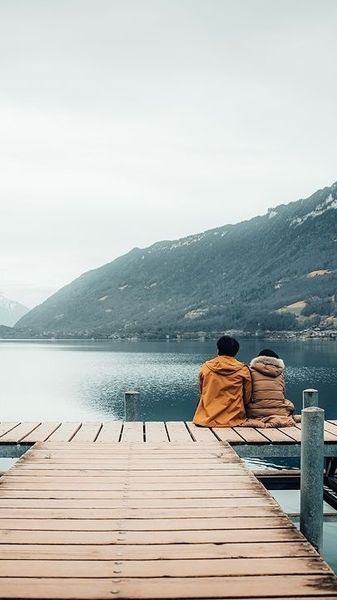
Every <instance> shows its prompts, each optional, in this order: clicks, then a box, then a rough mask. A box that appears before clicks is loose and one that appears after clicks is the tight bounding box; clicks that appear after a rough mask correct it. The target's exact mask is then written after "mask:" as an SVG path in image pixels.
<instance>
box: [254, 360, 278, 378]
mask: <svg viewBox="0 0 337 600" xmlns="http://www.w3.org/2000/svg"><path fill="white" fill-rule="evenodd" d="M249 366H250V368H251V369H255V371H259V372H260V373H263V375H267V376H268V377H279V375H281V373H283V371H284V362H283V360H282V359H281V358H274V357H273V356H256V358H253V360H252V361H251V363H250V365H249Z"/></svg>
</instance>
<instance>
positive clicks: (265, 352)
mask: <svg viewBox="0 0 337 600" xmlns="http://www.w3.org/2000/svg"><path fill="white" fill-rule="evenodd" d="M259 356H270V357H272V358H280V357H279V355H278V354H276V352H274V350H269V349H268V348H265V349H264V350H261V352H259Z"/></svg>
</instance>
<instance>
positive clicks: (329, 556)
mask: <svg viewBox="0 0 337 600" xmlns="http://www.w3.org/2000/svg"><path fill="white" fill-rule="evenodd" d="M241 346H242V348H241V351H240V354H239V358H240V359H241V360H243V361H245V362H249V361H250V359H251V358H252V357H253V356H255V355H256V354H258V352H259V351H260V350H261V349H262V348H263V347H271V348H273V349H274V350H275V351H276V352H277V353H278V354H280V356H281V357H282V358H283V359H284V361H285V363H286V366H287V370H286V377H287V396H288V398H290V399H291V400H292V401H293V402H294V404H295V405H296V408H297V410H298V411H300V408H301V393H302V390H303V389H304V388H306V387H315V388H317V389H318V390H319V401H320V405H321V406H322V407H323V408H324V409H325V412H326V418H330V419H337V342H335V341H330V340H326V341H313V340H310V341H305V342H299V341H296V342H290V341H289V342H285V341H284V342H275V343H274V342H273V343H271V342H269V341H263V340H249V341H245V340H243V341H242V344H241ZM214 348H215V344H214V342H107V343H105V342H104V343H102V342H0V394H1V395H0V398H1V413H0V414H1V420H2V421H12V420H14V421H15V420H20V421H25V420H58V419H60V420H77V419H78V420H90V419H99V420H101V419H102V420H104V419H120V418H123V396H124V392H125V390H127V389H129V388H131V387H135V388H136V389H138V390H139V391H140V393H141V418H142V419H143V420H182V419H190V418H191V417H192V415H193V412H194V408H195V405H196V402H197V399H198V385H197V376H198V370H199V366H200V364H201V363H202V362H203V361H205V360H206V359H207V358H210V357H212V356H213V355H214V354H215V351H214ZM2 460H4V459H2ZM285 462H287V461H284V459H283V460H282V461H281V463H282V464H284V463H285ZM273 494H274V495H275V497H276V499H277V500H278V501H279V502H280V504H281V505H282V506H283V508H284V510H286V511H287V510H288V511H290V512H298V510H299V509H298V502H299V500H298V492H296V491H291V490H287V491H282V492H280V491H278V492H276V491H275V492H273ZM329 511H330V512H331V511H332V509H331V507H330V508H329ZM336 535H337V522H334V523H331V522H330V523H325V526H324V557H325V558H326V560H327V561H328V562H329V563H330V565H331V566H332V568H334V569H335V570H336V571H337V561H336Z"/></svg>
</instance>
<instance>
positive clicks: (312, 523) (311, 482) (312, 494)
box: [300, 390, 324, 552]
mask: <svg viewBox="0 0 337 600" xmlns="http://www.w3.org/2000/svg"><path fill="white" fill-rule="evenodd" d="M315 391H316V390H315ZM323 469H324V410H323V409H322V408H318V406H309V407H308V408H304V409H303V410H302V443H301V510H300V529H301V532H302V533H303V535H305V537H306V538H307V540H308V541H309V542H310V543H311V544H312V545H313V546H314V548H316V550H317V551H318V552H320V551H321V549H322V542H323Z"/></svg>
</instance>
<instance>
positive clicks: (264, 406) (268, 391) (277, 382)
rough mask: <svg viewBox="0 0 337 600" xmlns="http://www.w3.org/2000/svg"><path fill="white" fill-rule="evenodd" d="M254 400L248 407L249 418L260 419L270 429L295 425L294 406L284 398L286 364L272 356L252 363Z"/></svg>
mask: <svg viewBox="0 0 337 600" xmlns="http://www.w3.org/2000/svg"><path fill="white" fill-rule="evenodd" d="M250 370H251V375H252V384H253V391H252V398H251V401H250V402H249V403H248V404H247V405H246V413H247V417H248V418H254V419H259V420H261V421H263V422H264V423H266V424H267V425H268V426H270V427H289V426H292V425H295V421H294V419H293V418H292V415H293V412H294V405H293V403H292V402H290V400H286V398H285V396H284V392H285V382H284V362H283V360H281V359H280V358H274V357H271V356H257V357H256V358H254V359H253V360H252V362H251V363H250Z"/></svg>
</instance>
